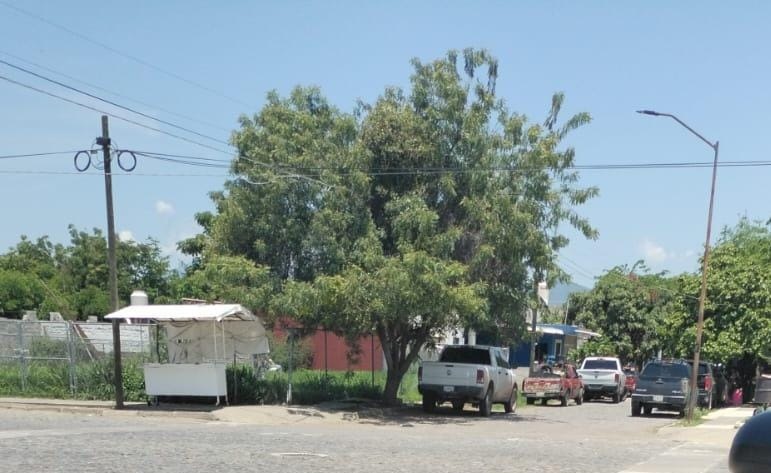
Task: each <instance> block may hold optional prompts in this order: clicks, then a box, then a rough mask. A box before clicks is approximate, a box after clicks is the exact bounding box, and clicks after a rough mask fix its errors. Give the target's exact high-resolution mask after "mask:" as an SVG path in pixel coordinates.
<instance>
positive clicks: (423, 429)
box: [0, 401, 676, 473]
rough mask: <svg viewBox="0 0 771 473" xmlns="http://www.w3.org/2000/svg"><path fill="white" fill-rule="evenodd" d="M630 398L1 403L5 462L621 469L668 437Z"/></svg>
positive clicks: (62, 468) (125, 468) (663, 419)
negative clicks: (52, 408)
mask: <svg viewBox="0 0 771 473" xmlns="http://www.w3.org/2000/svg"><path fill="white" fill-rule="evenodd" d="M629 411H630V407H629V401H626V402H625V403H621V404H617V405H615V404H610V403H604V402H592V403H586V404H584V405H583V406H575V405H573V404H572V403H571V405H570V406H569V407H566V408H563V407H559V406H558V405H549V406H528V407H526V408H520V409H519V411H518V412H517V413H516V414H513V415H506V414H503V413H497V412H496V413H493V416H492V417H490V418H488V419H481V418H479V417H478V416H477V414H476V412H475V411H473V410H471V409H470V408H467V410H466V411H464V412H463V413H461V414H456V413H454V412H452V410H451V409H450V408H449V407H447V408H441V409H439V411H438V412H437V413H436V414H432V415H424V414H422V413H421V412H420V410H419V409H418V408H414V409H406V410H402V411H400V412H399V415H396V416H392V415H386V416H372V417H366V416H362V417H361V418H360V419H359V421H358V422H344V421H339V420H335V421H330V422H320V423H312V422H310V421H308V422H306V421H304V418H303V417H302V416H297V417H298V418H297V421H294V422H293V423H291V424H285V425H273V426H271V425H251V424H246V423H238V422H205V421H196V420H189V419H183V418H161V417H153V418H143V417H127V416H109V415H105V416H90V415H86V414H66V413H52V412H37V411H20V410H13V409H7V410H0V458H2V465H3V471H8V472H40V471H46V472H99V473H103V472H180V473H192V472H198V471H215V470H224V471H229V472H241V471H270V472H298V471H312V472H341V471H345V472H349V471H361V472H367V473H375V472H402V471H403V472H416V471H420V472H428V473H432V472H437V473H439V472H442V473H445V472H461V471H463V472H467V471H477V470H479V469H480V468H482V469H490V468H492V469H496V470H501V471H517V472H544V471H546V472H549V471H555V472H557V471H559V472H608V473H615V472H618V471H620V470H623V469H624V468H626V467H629V466H630V465H634V464H636V463H638V462H640V461H643V460H645V459H646V458H648V457H650V456H651V455H657V454H660V453H662V452H663V451H665V450H667V449H668V448H671V447H672V446H673V445H672V442H671V441H668V440H665V439H662V438H659V437H657V435H656V429H658V428H660V427H662V426H664V425H667V424H671V423H672V422H673V421H674V420H676V418H675V417H673V416H668V415H659V416H654V417H649V418H631V417H630V415H629Z"/></svg>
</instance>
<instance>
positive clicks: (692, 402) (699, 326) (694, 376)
mask: <svg viewBox="0 0 771 473" xmlns="http://www.w3.org/2000/svg"><path fill="white" fill-rule="evenodd" d="M637 113H642V114H643V115H652V116H654V117H669V118H671V119H673V120H675V121H676V122H677V123H679V124H680V125H682V126H683V127H685V128H686V129H687V130H688V131H690V132H691V133H693V134H694V135H696V136H697V137H698V138H699V139H700V140H701V141H703V142H705V143H707V145H709V147H710V148H712V149H713V150H714V151H715V159H714V161H713V163H712V187H711V188H710V192H709V212H708V213H707V236H706V239H705V242H704V258H703V259H702V268H701V293H700V294H699V314H698V318H697V319H696V345H695V347H694V350H693V372H692V373H691V393H690V397H689V399H688V409H687V417H688V420H693V412H694V410H695V407H696V400H697V399H698V397H699V388H698V386H697V381H698V375H699V356H700V354H701V334H702V331H703V328H704V303H705V301H706V299H707V267H708V264H709V241H710V237H711V236H712V210H713V208H714V205H715V181H716V179H717V157H718V150H719V149H720V142H719V141H715V143H712V142H711V141H709V140H708V139H706V138H704V137H703V136H701V135H700V134H699V133H697V132H696V130H694V129H693V128H691V127H689V126H688V125H686V124H685V123H684V122H683V121H682V120H680V119H679V118H677V117H676V116H674V115H672V114H671V113H659V112H654V111H653V110H638V111H637ZM707 399H709V396H707Z"/></svg>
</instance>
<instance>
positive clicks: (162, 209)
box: [155, 200, 174, 215]
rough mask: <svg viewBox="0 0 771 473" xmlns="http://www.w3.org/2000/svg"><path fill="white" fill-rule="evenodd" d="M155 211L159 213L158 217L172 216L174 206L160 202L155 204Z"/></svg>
mask: <svg viewBox="0 0 771 473" xmlns="http://www.w3.org/2000/svg"><path fill="white" fill-rule="evenodd" d="M155 211H156V212H158V215H171V214H173V213H174V206H173V205H171V204H170V203H168V202H164V201H162V200H159V201H157V202H156V203H155Z"/></svg>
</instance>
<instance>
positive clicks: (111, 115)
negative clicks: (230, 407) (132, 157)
mask: <svg viewBox="0 0 771 473" xmlns="http://www.w3.org/2000/svg"><path fill="white" fill-rule="evenodd" d="M0 3H2V0H0ZM0 80H4V81H6V82H10V83H12V84H15V85H18V86H19V87H24V88H25V89H29V90H33V91H35V92H38V93H41V94H44V95H48V96H49V97H53V98H56V99H59V100H63V101H65V102H68V103H71V104H73V105H77V106H79V107H83V108H87V109H89V110H92V111H94V112H99V113H101V114H104V115H107V116H110V117H112V118H115V119H117V120H121V121H124V122H126V123H131V124H132V125H136V126H139V127H142V128H146V129H148V130H151V131H155V132H157V133H161V134H164V135H167V136H170V137H172V138H176V139H178V140H182V141H186V142H188V143H191V144H194V145H198V146H201V147H203V148H208V149H210V150H212V151H217V152H218V153H223V154H227V155H230V154H232V153H231V152H230V151H225V150H222V149H219V148H215V147H214V146H209V145H207V144H206V143H201V142H200V141H195V140H192V139H190V138H187V137H184V136H180V135H177V134H174V133H170V132H168V131H166V130H162V129H160V128H155V127H152V126H149V125H145V124H144V123H141V122H138V121H136V120H132V119H130V118H126V117H122V116H120V115H116V114H114V113H111V112H107V111H105V110H101V109H98V108H96V107H92V106H90V105H87V104H84V103H82V102H78V101H76V100H72V99H68V98H66V97H62V96H60V95H56V94H54V93H52V92H48V91H47V90H43V89H39V88H37V87H34V86H31V85H29V84H25V83H23V82H19V81H17V80H14V79H11V78H9V77H5V76H3V75H0Z"/></svg>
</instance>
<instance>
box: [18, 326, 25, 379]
mask: <svg viewBox="0 0 771 473" xmlns="http://www.w3.org/2000/svg"><path fill="white" fill-rule="evenodd" d="M17 327H18V328H19V329H18V339H19V372H20V374H21V391H22V392H25V391H26V390H27V360H26V359H25V358H24V321H21V320H20V321H19V323H18V325H17Z"/></svg>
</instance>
